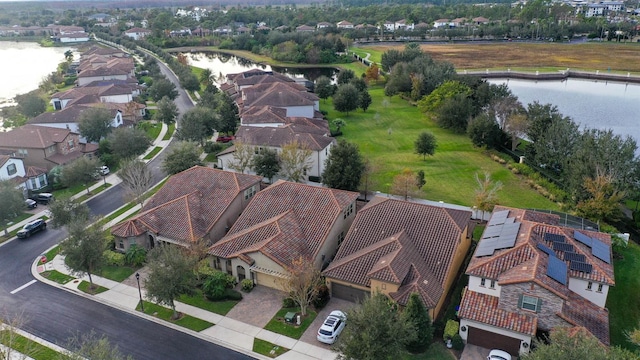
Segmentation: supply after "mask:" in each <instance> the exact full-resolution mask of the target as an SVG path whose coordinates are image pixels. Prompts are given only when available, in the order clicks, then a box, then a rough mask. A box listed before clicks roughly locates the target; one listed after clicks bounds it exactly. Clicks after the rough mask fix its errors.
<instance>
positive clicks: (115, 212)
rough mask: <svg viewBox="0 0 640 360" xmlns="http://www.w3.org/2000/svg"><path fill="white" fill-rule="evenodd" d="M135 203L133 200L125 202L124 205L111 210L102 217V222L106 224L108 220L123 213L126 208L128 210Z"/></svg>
mask: <svg viewBox="0 0 640 360" xmlns="http://www.w3.org/2000/svg"><path fill="white" fill-rule="evenodd" d="M136 205H137V204H136V203H135V202H130V203H128V204H126V205H125V206H123V207H121V208H119V209H118V210H116V211H114V212H112V213H111V214H109V216H106V217H104V218H103V219H102V223H104V224H106V223H108V222H109V221H111V220H113V219H115V218H117V217H118V216H120V215H122V214H124V213H125V212H127V211H128V210H130V209H131V208H133V207H134V206H136Z"/></svg>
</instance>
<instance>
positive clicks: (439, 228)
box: [323, 197, 471, 319]
mask: <svg viewBox="0 0 640 360" xmlns="http://www.w3.org/2000/svg"><path fill="white" fill-rule="evenodd" d="M470 220H471V212H470V211H465V210H456V209H449V208H443V207H437V206H431V205H424V204H418V203H413V202H408V201H402V200H396V199H390V198H383V197H374V198H373V199H372V200H371V201H370V202H369V203H368V204H367V205H366V206H365V207H363V208H362V209H361V210H359V211H358V214H357V215H356V218H355V220H354V222H353V224H352V225H351V228H350V229H349V232H348V233H347V235H346V237H345V239H344V241H343V242H342V245H341V246H340V249H339V250H338V253H337V254H336V257H335V259H334V260H333V261H332V262H331V264H330V265H329V267H328V268H327V269H326V270H325V271H324V272H323V274H324V276H325V277H326V279H327V284H328V286H329V288H330V289H331V294H332V296H333V297H337V298H342V299H346V300H350V301H357V300H360V299H362V298H364V297H365V296H368V295H369V296H370V295H371V294H372V293H375V292H381V293H384V294H386V295H387V296H389V297H390V298H391V299H393V300H395V301H396V302H397V303H399V304H400V305H406V302H407V300H408V299H409V295H411V293H413V292H416V293H418V294H419V295H420V297H421V298H422V301H423V302H424V304H425V306H426V307H427V308H428V309H429V312H430V315H431V318H432V319H435V318H436V317H437V315H438V313H439V312H440V310H441V309H442V308H443V304H444V301H445V298H446V295H447V294H448V292H449V289H450V288H451V286H452V285H453V284H454V282H455V279H456V276H457V274H458V271H459V270H460V266H461V265H462V263H463V261H464V258H465V256H466V254H467V252H468V250H469V247H470V246H471V238H470V236H471V235H470V231H469V223H470Z"/></svg>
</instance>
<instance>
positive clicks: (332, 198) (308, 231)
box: [209, 181, 358, 289]
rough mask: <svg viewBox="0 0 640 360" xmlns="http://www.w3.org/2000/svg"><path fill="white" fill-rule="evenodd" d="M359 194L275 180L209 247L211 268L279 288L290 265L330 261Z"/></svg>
mask: <svg viewBox="0 0 640 360" xmlns="http://www.w3.org/2000/svg"><path fill="white" fill-rule="evenodd" d="M357 198H358V193H356V192H350V191H343V190H336V189H329V188H324V187H318V186H310V185H305V184H300V183H292V182H287V181H278V182H276V183H275V184H273V185H271V186H269V187H267V188H266V189H264V190H262V191H260V192H258V193H257V194H256V195H255V196H254V198H253V200H251V203H250V204H249V205H248V206H247V208H246V209H245V210H244V211H243V212H242V215H240V217H239V218H238V220H237V221H236V222H235V224H233V226H232V227H231V229H230V230H229V232H228V233H227V235H225V237H224V238H222V240H220V241H218V242H217V243H215V244H214V245H213V246H211V248H210V249H209V255H210V256H211V263H212V265H213V267H214V268H216V269H219V270H222V271H225V272H227V273H228V274H231V275H233V276H234V277H236V278H237V279H238V280H239V281H241V280H243V279H251V280H253V282H254V283H255V284H257V285H263V286H267V287H271V288H278V289H281V282H280V279H282V278H285V277H287V276H288V272H289V270H290V269H291V266H292V262H293V261H295V260H298V259H299V258H301V257H302V258H306V259H309V261H311V262H312V263H313V264H314V265H315V267H316V268H318V269H321V268H322V266H323V265H324V264H326V263H328V262H329V260H330V259H331V258H332V257H333V255H334V254H335V252H336V249H337V248H338V245H339V243H340V241H341V240H342V238H343V237H344V234H345V233H346V231H347V229H348V228H349V225H350V224H351V222H352V221H353V218H354V217H355V203H356V199H357Z"/></svg>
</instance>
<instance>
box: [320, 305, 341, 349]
mask: <svg viewBox="0 0 640 360" xmlns="http://www.w3.org/2000/svg"><path fill="white" fill-rule="evenodd" d="M346 322H347V315H345V313H343V312H342V311H340V310H333V311H332V312H331V314H329V316H327V318H326V319H325V320H324V323H322V326H320V329H318V337H317V338H318V341H320V342H323V343H325V344H333V343H335V342H336V339H337V338H338V335H340V333H341V332H342V329H344V326H345V325H346Z"/></svg>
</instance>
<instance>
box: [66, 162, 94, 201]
mask: <svg viewBox="0 0 640 360" xmlns="http://www.w3.org/2000/svg"><path fill="white" fill-rule="evenodd" d="M100 165H101V164H100V162H99V160H98V159H97V158H91V159H89V158H88V157H85V156H82V157H80V158H78V159H76V160H75V161H73V162H72V163H70V164H67V165H65V166H64V167H63V168H62V183H63V184H65V185H66V186H68V187H72V186H75V185H83V186H85V187H86V189H87V194H89V186H90V185H91V184H92V183H93V182H94V181H95V174H96V171H97V170H98V167H100Z"/></svg>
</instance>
